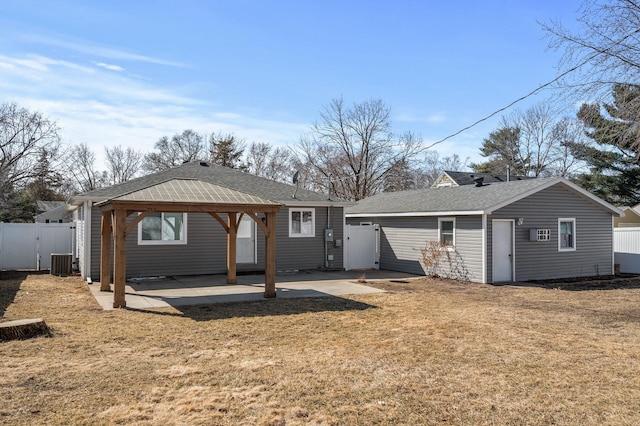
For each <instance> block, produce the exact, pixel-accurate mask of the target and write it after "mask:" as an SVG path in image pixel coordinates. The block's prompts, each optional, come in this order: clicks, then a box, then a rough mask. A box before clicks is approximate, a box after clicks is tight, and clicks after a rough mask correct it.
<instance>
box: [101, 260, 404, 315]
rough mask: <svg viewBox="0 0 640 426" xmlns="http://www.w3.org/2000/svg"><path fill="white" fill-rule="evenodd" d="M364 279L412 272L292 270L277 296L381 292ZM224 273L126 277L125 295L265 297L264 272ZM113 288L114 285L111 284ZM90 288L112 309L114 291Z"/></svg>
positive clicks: (178, 300) (147, 303)
mask: <svg viewBox="0 0 640 426" xmlns="http://www.w3.org/2000/svg"><path fill="white" fill-rule="evenodd" d="M363 275H364V276H365V277H366V281H385V280H407V279H411V278H416V276H415V275H411V274H405V273H402V272H393V271H380V270H368V271H293V272H279V273H277V275H276V294H277V297H278V298H294V297H330V296H342V295H347V294H366V293H381V292H383V290H379V289H377V288H374V287H370V286H367V285H366V284H365V283H358V282H357V281H358V279H359V278H360V277H362V276H363ZM226 280H227V277H226V275H193V276H172V277H149V278H141V279H135V278H134V279H129V280H127V283H126V287H125V298H126V301H127V307H128V308H131V309H149V308H166V307H169V306H174V307H175V306H185V305H200V304H212V303H224V302H247V301H258V300H265V299H264V275H239V276H238V277H237V284H227V281H226ZM111 287H112V289H113V285H112V286H111ZM89 289H90V290H91V293H92V294H93V296H94V297H95V298H96V300H97V301H98V303H99V304H100V306H102V308H103V309H105V310H111V309H113V293H112V292H103V291H100V285H99V284H97V283H94V284H90V285H89Z"/></svg>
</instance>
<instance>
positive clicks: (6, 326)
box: [0, 318, 51, 342]
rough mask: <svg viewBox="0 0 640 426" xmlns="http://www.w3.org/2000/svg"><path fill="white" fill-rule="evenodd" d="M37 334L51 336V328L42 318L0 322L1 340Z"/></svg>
mask: <svg viewBox="0 0 640 426" xmlns="http://www.w3.org/2000/svg"><path fill="white" fill-rule="evenodd" d="M36 336H47V337H51V330H49V327H48V326H47V324H46V323H45V322H44V320H43V319H42V318H34V319H24V320H17V321H7V322H0V342H3V341H7V340H15V339H30V338H32V337H36Z"/></svg>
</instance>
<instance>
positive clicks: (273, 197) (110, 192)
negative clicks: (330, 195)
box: [73, 161, 348, 205]
mask: <svg viewBox="0 0 640 426" xmlns="http://www.w3.org/2000/svg"><path fill="white" fill-rule="evenodd" d="M174 179H191V180H197V181H200V182H205V183H209V184H213V185H217V186H218V187H220V188H226V189H229V190H232V191H237V192H241V193H243V194H246V195H252V196H255V197H259V198H260V199H263V200H265V201H271V202H276V203H280V204H285V205H296V204H319V205H324V204H333V205H335V204H342V203H343V202H340V201H333V200H331V201H330V200H328V199H327V196H326V195H324V194H319V193H317V192H313V191H308V190H305V189H302V188H299V189H297V190H296V187H295V186H293V185H288V184H285V183H281V182H276V181H273V180H270V179H266V178H262V177H259V176H255V175H252V174H249V173H245V172H242V171H240V170H237V169H231V168H228V167H223V166H218V165H216V164H209V163H206V162H200V161H194V162H190V163H185V164H182V165H180V166H177V167H173V168H170V169H166V170H162V171H160V172H157V173H152V174H149V175H146V176H142V177H139V178H136V179H132V180H129V181H127V182H124V183H121V184H118V185H113V186H109V187H106V188H99V189H94V190H93V191H89V192H85V193H83V194H79V195H76V196H74V197H73V202H74V203H75V204H79V203H81V202H82V201H84V200H93V201H103V200H108V199H115V198H117V197H121V196H123V195H125V194H131V193H133V192H136V191H141V190H144V189H146V188H150V187H153V186H155V185H158V184H162V183H164V182H168V181H171V180H174ZM294 193H295V194H296V196H295V198H293V194H294ZM344 204H348V203H344Z"/></svg>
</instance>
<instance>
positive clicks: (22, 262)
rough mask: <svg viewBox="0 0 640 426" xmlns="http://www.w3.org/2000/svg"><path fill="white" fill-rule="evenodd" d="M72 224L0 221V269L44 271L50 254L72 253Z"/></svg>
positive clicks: (49, 263) (73, 240)
mask: <svg viewBox="0 0 640 426" xmlns="http://www.w3.org/2000/svg"><path fill="white" fill-rule="evenodd" d="M74 232H75V224H73V223H2V222H0V270H5V271H6V270H21V269H25V270H36V271H40V270H46V269H50V268H51V254H52V253H73V252H74V244H75V239H74Z"/></svg>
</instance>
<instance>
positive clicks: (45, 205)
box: [34, 200, 73, 223]
mask: <svg viewBox="0 0 640 426" xmlns="http://www.w3.org/2000/svg"><path fill="white" fill-rule="evenodd" d="M34 220H35V222H38V223H67V222H71V221H72V220H73V215H72V213H71V211H70V210H69V206H68V205H67V203H66V202H64V201H40V200H38V201H36V216H35V217H34Z"/></svg>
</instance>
